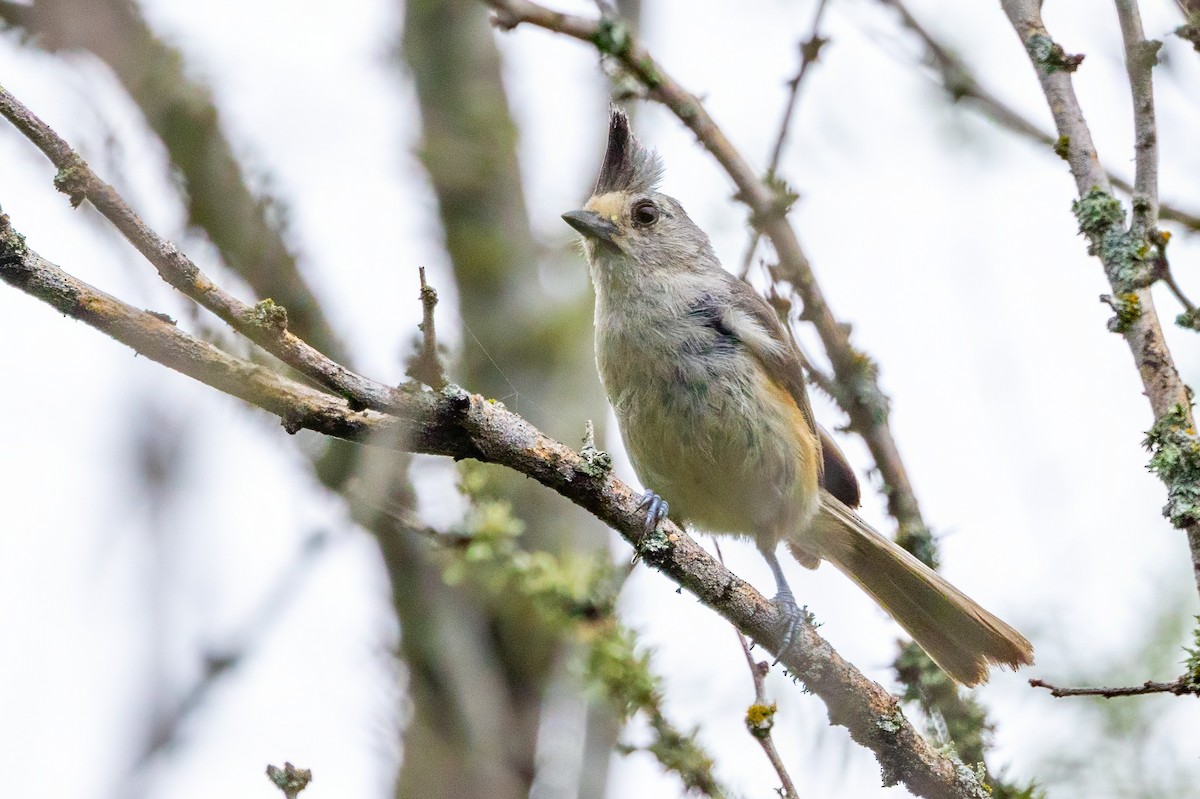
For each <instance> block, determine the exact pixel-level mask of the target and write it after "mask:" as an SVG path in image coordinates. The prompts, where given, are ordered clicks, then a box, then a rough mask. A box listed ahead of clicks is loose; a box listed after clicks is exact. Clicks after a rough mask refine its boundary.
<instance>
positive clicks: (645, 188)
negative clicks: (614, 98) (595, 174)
mask: <svg viewBox="0 0 1200 799" xmlns="http://www.w3.org/2000/svg"><path fill="white" fill-rule="evenodd" d="M662 171H663V167H662V161H661V160H659V157H658V156H657V155H656V154H655V153H652V152H650V151H649V150H647V149H646V148H645V147H643V146H642V143H641V142H639V141H638V140H637V137H636V136H634V135H633V131H631V130H630V129H629V117H627V116H625V112H624V111H622V110H621V109H619V108H614V109H613V110H612V118H611V119H610V120H609V124H608V149H607V150H605V152H604V165H603V166H602V167H600V178H599V179H598V180H597V181H596V189H595V191H593V192H592V194H594V195H596V194H607V193H608V192H610V191H622V192H638V193H640V192H649V191H654V189H655V188H657V187H658V181H659V180H661V179H662Z"/></svg>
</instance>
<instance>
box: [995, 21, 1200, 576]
mask: <svg viewBox="0 0 1200 799" xmlns="http://www.w3.org/2000/svg"><path fill="white" fill-rule="evenodd" d="M1001 4H1002V6H1003V8H1004V11H1005V13H1006V14H1007V15H1008V18H1009V21H1010V22H1011V23H1012V26H1013V28H1014V29H1015V30H1016V32H1017V36H1018V37H1019V38H1020V40H1021V43H1022V44H1023V45H1024V46H1025V50H1026V52H1027V53H1028V55H1029V58H1030V61H1031V62H1032V64H1033V67H1034V70H1035V71H1036V73H1037V77H1038V81H1039V82H1040V84H1041V87H1042V92H1043V93H1044V94H1045V95H1046V101H1047V103H1048V104H1049V106H1050V112H1051V114H1052V115H1053V117H1054V124H1055V126H1056V127H1057V129H1058V133H1059V138H1060V139H1061V140H1063V141H1064V142H1066V145H1067V146H1066V147H1065V151H1066V156H1067V161H1068V163H1069V164H1070V165H1071V173H1072V175H1073V176H1074V177H1075V186H1076V189H1077V191H1078V193H1079V197H1080V199H1079V200H1078V201H1077V202H1076V203H1075V206H1074V209H1075V214H1076V217H1077V218H1078V219H1079V225H1080V232H1082V233H1084V234H1085V235H1087V236H1088V238H1089V240H1090V242H1091V249H1090V252H1091V253H1093V254H1095V255H1098V256H1099V257H1100V260H1101V262H1102V263H1103V265H1104V271H1105V275H1106V277H1107V278H1108V281H1109V284H1110V285H1111V286H1112V287H1113V293H1114V296H1115V297H1116V298H1117V299H1118V300H1120V301H1121V302H1122V303H1123V304H1124V307H1126V308H1128V309H1130V313H1129V314H1128V315H1127V318H1126V319H1125V320H1123V321H1122V323H1121V324H1120V325H1119V326H1118V327H1117V328H1116V329H1117V330H1118V332H1120V333H1121V334H1122V335H1123V336H1124V337H1125V341H1126V343H1127V344H1128V346H1129V349H1130V352H1131V353H1132V354H1133V360H1134V364H1135V365H1136V366H1137V369H1138V373H1139V374H1140V376H1141V378H1142V385H1143V387H1144V388H1145V393H1146V397H1147V398H1148V399H1149V401H1150V407H1151V409H1152V411H1153V413H1154V420H1155V425H1154V428H1153V429H1152V431H1151V435H1150V436H1149V437H1148V443H1149V444H1151V445H1152V446H1153V447H1155V448H1156V449H1155V456H1154V457H1153V458H1152V459H1151V466H1152V467H1153V468H1154V469H1155V471H1157V472H1158V474H1159V477H1160V478H1161V479H1162V480H1163V482H1164V483H1165V484H1166V486H1167V493H1168V504H1167V506H1166V508H1165V509H1164V513H1165V515H1167V516H1168V518H1170V519H1171V522H1172V523H1173V524H1174V525H1175V526H1176V527H1179V528H1180V529H1182V530H1184V531H1185V533H1186V534H1187V538H1188V545H1189V548H1190V550H1191V557H1192V572H1193V576H1194V578H1195V581H1196V586H1197V589H1200V514H1198V513H1197V512H1196V511H1195V509H1194V506H1193V505H1192V504H1191V503H1189V502H1186V501H1181V500H1182V499H1183V498H1185V497H1190V496H1194V495H1195V494H1196V492H1197V485H1196V484H1197V481H1198V480H1200V464H1197V463H1196V462H1195V459H1194V458H1191V459H1189V458H1186V457H1185V458H1182V459H1180V460H1178V461H1173V462H1172V463H1173V465H1171V464H1167V463H1166V462H1165V461H1163V460H1162V459H1159V458H1158V455H1159V452H1160V451H1161V449H1162V447H1164V446H1176V447H1177V446H1178V445H1179V443H1180V442H1185V443H1186V442H1191V441H1194V439H1195V432H1194V431H1195V421H1194V419H1193V417H1192V411H1191V405H1192V402H1191V392H1190V390H1189V389H1188V387H1187V386H1185V385H1184V383H1183V381H1182V380H1181V379H1180V377H1179V372H1178V370H1177V369H1176V368H1175V361H1174V359H1173V358H1172V357H1171V352H1170V350H1169V349H1168V348H1167V343H1166V340H1165V339H1164V338H1163V331H1162V327H1161V325H1160V324H1159V321H1158V314H1157V313H1155V310H1154V300H1153V297H1152V296H1151V294H1150V289H1149V283H1150V282H1151V281H1152V280H1153V273H1152V264H1147V262H1146V261H1145V257H1144V253H1145V252H1146V250H1147V249H1149V248H1150V247H1149V245H1152V244H1153V242H1152V241H1151V240H1150V238H1149V237H1150V236H1151V235H1152V231H1153V228H1152V226H1151V227H1149V228H1148V227H1147V226H1146V223H1147V220H1148V219H1150V220H1152V218H1153V217H1152V216H1148V214H1149V212H1151V211H1153V210H1154V208H1153V203H1154V198H1155V197H1156V196H1157V191H1156V190H1155V189H1154V188H1153V187H1150V186H1146V185H1141V184H1139V186H1137V187H1136V188H1137V189H1138V191H1141V192H1142V193H1143V197H1144V198H1145V201H1146V202H1148V203H1149V204H1150V205H1149V207H1148V208H1142V209H1140V210H1139V208H1138V207H1137V206H1138V204H1137V202H1135V207H1134V222H1133V225H1132V226H1131V227H1130V229H1128V230H1126V229H1125V227H1124V222H1125V211H1124V209H1123V208H1121V205H1120V203H1119V202H1118V201H1117V200H1116V198H1114V197H1113V196H1112V194H1111V190H1110V187H1109V181H1108V176H1107V175H1106V174H1105V172H1104V170H1103V168H1102V167H1101V166H1100V159H1099V157H1098V155H1097V154H1096V149H1095V146H1094V145H1093V143H1092V135H1091V131H1090V130H1089V128H1088V125H1087V121H1086V120H1085V119H1084V117H1083V111H1082V109H1081V108H1080V106H1079V101H1078V99H1077V98H1076V96H1075V89H1074V86H1073V85H1072V82H1071V73H1072V72H1073V71H1074V70H1075V68H1076V67H1078V65H1079V62H1080V61H1081V60H1082V57H1080V56H1068V55H1067V54H1066V52H1065V51H1064V50H1063V48H1062V47H1061V46H1060V45H1059V44H1057V43H1056V42H1055V41H1054V40H1053V39H1052V38H1051V37H1050V33H1049V32H1048V31H1047V30H1046V27H1045V25H1044V24H1043V23H1042V18H1041V5H1040V3H1039V2H1038V0H1001ZM1129 35H1130V33H1129V32H1128V31H1127V32H1126V36H1127V37H1128V36H1129ZM1133 69H1134V72H1135V73H1136V72H1137V70H1138V69H1139V67H1138V65H1133ZM1145 69H1147V70H1148V69H1149V66H1146V67H1145ZM1142 92H1143V89H1138V90H1137V96H1138V97H1142ZM1144 100H1145V98H1144V97H1143V102H1144ZM1135 112H1136V113H1139V114H1142V115H1143V116H1144V115H1145V113H1146V112H1145V108H1144V105H1143V106H1142V107H1141V109H1140V110H1139V106H1138V104H1137V103H1136V102H1135ZM1141 144H1142V142H1141V141H1139V145H1141ZM1147 152H1149V150H1148V149H1147V148H1145V147H1143V148H1142V149H1141V150H1140V151H1139V156H1138V158H1139V163H1138V166H1139V178H1140V180H1141V181H1143V182H1144V181H1149V180H1151V179H1153V177H1154V173H1153V171H1151V170H1150V168H1149V166H1148V165H1147V164H1146V163H1144V162H1145V159H1146V158H1147V155H1146V153H1147ZM1135 194H1137V192H1136V191H1135ZM1119 316H1120V315H1118V317H1119Z"/></svg>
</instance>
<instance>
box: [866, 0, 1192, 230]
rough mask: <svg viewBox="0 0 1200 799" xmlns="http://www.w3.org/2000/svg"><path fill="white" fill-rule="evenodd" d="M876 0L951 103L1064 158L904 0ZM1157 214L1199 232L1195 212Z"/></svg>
mask: <svg viewBox="0 0 1200 799" xmlns="http://www.w3.org/2000/svg"><path fill="white" fill-rule="evenodd" d="M879 2H880V3H882V4H883V5H886V6H890V7H892V8H894V9H896V11H897V12H898V13H899V14H900V21H901V23H903V25H904V27H906V28H908V29H909V30H910V31H912V32H913V34H915V35H916V37H917V38H918V39H920V40H921V43H922V44H923V45H924V46H925V54H926V56H927V57H928V59H929V63H930V64H931V66H932V67H933V68H934V69H935V70H936V71H937V74H938V79H939V80H940V81H941V84H942V88H944V89H945V90H946V93H947V94H949V95H950V97H951V99H953V100H954V101H955V102H958V101H960V100H966V101H967V103H968V104H969V105H971V106H974V107H975V108H977V109H978V110H979V111H980V112H981V113H982V114H983V115H984V116H986V117H988V118H989V119H991V120H992V121H993V122H995V123H997V124H998V125H1001V126H1002V127H1005V128H1008V129H1009V130H1010V131H1012V132H1014V133H1016V134H1017V135H1019V136H1024V137H1025V138H1027V139H1030V140H1031V141H1036V142H1038V143H1040V144H1042V145H1044V146H1045V147H1046V148H1047V149H1049V150H1053V151H1054V152H1055V153H1056V154H1058V155H1060V156H1062V157H1063V158H1064V159H1065V158H1066V155H1065V151H1064V147H1065V146H1066V145H1067V144H1068V143H1069V142H1067V141H1066V140H1064V139H1062V138H1056V137H1055V136H1053V135H1051V134H1049V133H1047V132H1045V131H1044V130H1042V128H1041V127H1040V126H1039V125H1037V124H1036V123H1034V122H1033V121H1032V120H1030V119H1029V118H1028V117H1026V116H1025V115H1023V114H1022V113H1021V112H1019V111H1017V110H1016V109H1015V108H1013V107H1012V106H1010V105H1008V104H1007V103H1005V102H1004V101H1003V100H1001V99H1000V98H999V97H997V96H996V95H995V94H992V93H991V92H990V91H988V90H987V89H986V88H984V87H983V86H982V85H981V84H980V83H979V80H978V79H977V78H976V77H975V76H974V74H972V72H971V68H970V67H969V66H968V65H967V64H966V62H965V61H963V60H962V59H961V58H959V57H958V56H957V55H955V53H954V51H953V50H951V49H950V48H949V47H947V46H946V45H945V44H944V43H942V42H941V41H939V40H938V39H937V37H936V36H934V35H933V34H932V33H931V32H930V31H929V29H928V28H926V27H925V26H924V25H922V24H921V22H920V21H919V20H918V19H917V18H916V17H915V16H914V15H913V14H912V12H911V11H909V9H908V6H907V5H905V3H904V0H879ZM1106 174H1107V175H1108V181H1109V183H1111V184H1112V185H1113V186H1115V187H1116V188H1118V189H1119V190H1121V191H1122V192H1124V193H1126V194H1128V195H1130V196H1132V195H1133V193H1134V187H1133V184H1131V183H1130V182H1129V181H1127V180H1125V179H1124V178H1122V177H1120V176H1118V175H1115V174H1113V173H1112V172H1106ZM1159 216H1160V217H1161V218H1163V219H1169V220H1170V221H1172V222H1177V223H1179V224H1180V225H1183V226H1184V227H1186V228H1187V229H1188V230H1190V231H1192V232H1194V233H1200V216H1198V215H1196V214H1193V213H1188V212H1187V211H1184V210H1183V209H1180V208H1177V207H1175V206H1173V205H1167V204H1164V205H1162V207H1161V208H1160V209H1159Z"/></svg>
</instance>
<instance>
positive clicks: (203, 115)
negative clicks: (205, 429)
mask: <svg viewBox="0 0 1200 799" xmlns="http://www.w3.org/2000/svg"><path fill="white" fill-rule="evenodd" d="M4 23H7V24H8V25H10V26H13V27H14V28H18V29H20V30H22V31H23V32H24V33H26V34H28V36H27V39H26V40H27V42H28V43H29V44H30V45H31V46H33V47H38V48H41V49H43V50H45V51H47V52H63V51H67V52H71V51H78V50H86V51H88V52H91V53H93V54H95V56H96V57H97V58H99V59H100V60H102V61H103V62H104V63H105V64H107V65H108V66H109V67H110V68H111V69H112V72H113V74H114V75H115V76H116V78H117V79H118V80H119V81H120V82H121V85H122V86H124V88H125V91H126V92H128V93H129V96H130V97H131V98H132V99H133V101H134V102H135V103H136V104H137V107H138V108H139V109H140V110H141V113H142V115H143V116H144V117H145V120H146V124H147V125H148V126H149V127H150V128H151V129H152V130H153V131H154V132H155V133H156V134H157V135H158V138H159V139H160V140H161V141H162V143H163V146H164V147H165V148H166V150H167V154H168V156H169V157H170V159H171V163H172V165H173V166H174V167H175V169H177V170H178V175H179V177H180V178H181V179H182V181H183V186H182V189H183V191H182V192H181V194H182V197H181V200H182V202H183V204H184V206H185V207H186V209H187V214H188V222H189V224H191V225H194V226H196V227H197V228H199V229H201V230H203V231H204V233H205V234H206V235H207V236H208V238H209V240H211V241H212V243H213V244H214V245H215V246H216V247H217V249H218V250H219V251H220V253H221V257H222V259H223V260H224V261H225V263H226V264H227V265H228V266H229V268H230V269H232V270H234V271H235V272H237V273H238V274H239V275H241V277H242V278H244V279H245V280H246V282H247V283H249V284H250V286H251V287H252V288H253V289H254V291H255V292H256V293H257V295H258V296H259V297H273V298H274V299H275V301H276V302H278V303H282V304H283V305H284V306H285V307H287V309H288V315H289V320H288V321H289V323H290V325H291V328H292V330H294V331H295V332H296V333H297V334H298V335H300V336H302V337H304V338H305V339H306V340H307V341H309V342H311V343H312V344H313V345H314V346H316V347H317V348H318V349H320V350H321V351H322V352H324V353H326V354H328V355H329V356H330V357H333V358H336V359H338V360H339V361H342V362H347V359H346V353H345V348H344V346H343V345H342V343H341V341H340V340H339V339H338V336H337V333H336V331H335V330H334V329H333V326H332V325H331V324H330V322H329V319H328V318H327V317H326V316H325V314H324V312H323V311H322V309H321V305H320V303H319V302H318V300H317V297H316V296H315V295H314V294H313V291H312V288H311V287H310V286H309V285H308V283H307V281H306V280H305V277H304V274H303V272H302V271H301V269H300V265H299V264H298V263H297V260H296V255H295V253H294V252H292V250H291V249H290V248H289V246H288V244H287V242H285V241H284V233H285V231H284V230H283V228H284V227H285V223H284V222H283V221H281V217H284V216H285V213H286V208H284V207H283V205H282V203H281V202H280V200H279V199H278V198H274V197H271V196H269V194H267V193H266V192H265V191H263V190H261V189H260V190H259V191H258V192H254V191H252V190H251V188H250V186H249V185H248V182H247V179H246V175H245V173H244V171H243V168H242V166H241V165H240V164H239V163H238V159H237V157H236V156H235V155H234V148H233V145H232V143H231V142H230V141H229V139H228V138H227V137H226V136H225V133H224V130H223V128H222V121H221V117H220V113H219V111H218V109H217V107H216V105H215V103H214V102H213V98H212V93H211V92H210V90H209V89H208V87H207V86H205V85H204V84H203V83H202V82H201V81H199V80H197V79H196V78H195V77H194V76H193V75H191V74H189V70H188V69H186V63H185V61H184V58H183V56H182V55H181V54H180V52H179V51H178V50H176V49H175V48H173V47H171V46H170V45H168V44H167V43H166V42H164V41H163V40H162V39H161V38H160V37H158V36H156V35H155V34H154V31H153V30H152V29H151V28H150V25H149V24H148V23H147V21H146V18H145V16H144V15H143V14H142V10H141V7H140V4H138V3H135V2H130V0H37V2H34V3H10V2H0V25H2V24H4Z"/></svg>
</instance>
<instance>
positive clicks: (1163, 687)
mask: <svg viewBox="0 0 1200 799" xmlns="http://www.w3.org/2000/svg"><path fill="white" fill-rule="evenodd" d="M1029 684H1030V685H1031V686H1032V687H1034V688H1045V689H1046V690H1048V691H1049V692H1050V695H1051V696H1055V697H1059V698H1062V697H1064V696H1100V697H1104V698H1105V699H1113V698H1114V697H1118V696H1142V695H1143V694H1175V696H1187V695H1189V694H1191V695H1194V696H1200V686H1197V685H1195V684H1194V683H1191V682H1190V681H1189V678H1188V676H1187V675H1184V676H1183V677H1180V678H1179V679H1178V680H1174V681H1172V682H1154V681H1153V680H1146V682H1144V683H1142V684H1141V685H1133V686H1126V687H1123V688H1059V687H1057V686H1054V685H1051V684H1050V683H1048V682H1046V681H1045V680H1030V681H1029Z"/></svg>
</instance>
